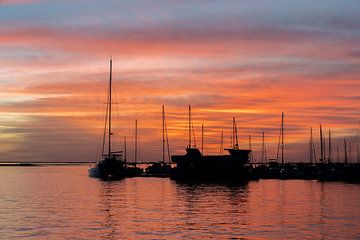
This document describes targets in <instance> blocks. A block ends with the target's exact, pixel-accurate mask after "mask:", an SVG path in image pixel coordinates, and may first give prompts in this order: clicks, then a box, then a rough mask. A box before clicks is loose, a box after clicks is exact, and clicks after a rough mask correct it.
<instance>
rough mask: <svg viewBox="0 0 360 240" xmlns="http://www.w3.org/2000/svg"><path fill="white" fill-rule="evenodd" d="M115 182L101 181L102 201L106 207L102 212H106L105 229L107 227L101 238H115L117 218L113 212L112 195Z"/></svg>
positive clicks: (103, 225)
mask: <svg viewBox="0 0 360 240" xmlns="http://www.w3.org/2000/svg"><path fill="white" fill-rule="evenodd" d="M114 184H115V183H114V182H101V184H100V186H101V187H100V191H101V195H100V197H101V199H102V200H101V202H102V203H103V206H104V208H103V209H102V212H103V214H104V222H103V223H102V227H103V229H105V234H104V235H103V236H101V239H109V240H111V239H115V238H114V235H115V226H114V224H115V219H114V218H113V212H112V201H113V199H112V197H113V192H114V191H115V190H116V188H115V189H114Z"/></svg>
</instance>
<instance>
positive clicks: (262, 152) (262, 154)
mask: <svg viewBox="0 0 360 240" xmlns="http://www.w3.org/2000/svg"><path fill="white" fill-rule="evenodd" d="M264 156H265V132H262V149H261V164H262V165H263V164H264Z"/></svg>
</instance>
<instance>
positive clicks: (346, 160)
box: [344, 138, 348, 164]
mask: <svg viewBox="0 0 360 240" xmlns="http://www.w3.org/2000/svg"><path fill="white" fill-rule="evenodd" d="M344 156H345V164H347V162H348V159H347V152H346V139H345V138H344Z"/></svg>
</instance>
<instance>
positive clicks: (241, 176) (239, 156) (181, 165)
mask: <svg viewBox="0 0 360 240" xmlns="http://www.w3.org/2000/svg"><path fill="white" fill-rule="evenodd" d="M229 152H230V151H229ZM249 153H250V150H236V151H235V152H230V154H231V155H221V156H216V155H214V156H204V155H201V153H200V152H199V151H198V150H197V149H195V148H192V149H187V153H186V154H185V155H182V156H179V155H175V156H172V157H171V160H172V161H173V162H174V163H176V168H175V169H173V170H172V171H171V175H170V176H171V178H172V179H177V180H205V181H213V180H214V181H245V180H249V179H253V178H254V174H253V173H252V168H251V167H250V165H249V164H248V162H249V157H248V156H249Z"/></svg>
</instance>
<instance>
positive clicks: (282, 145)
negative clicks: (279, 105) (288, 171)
mask: <svg viewBox="0 0 360 240" xmlns="http://www.w3.org/2000/svg"><path fill="white" fill-rule="evenodd" d="M281 164H284V112H282V113H281Z"/></svg>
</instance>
